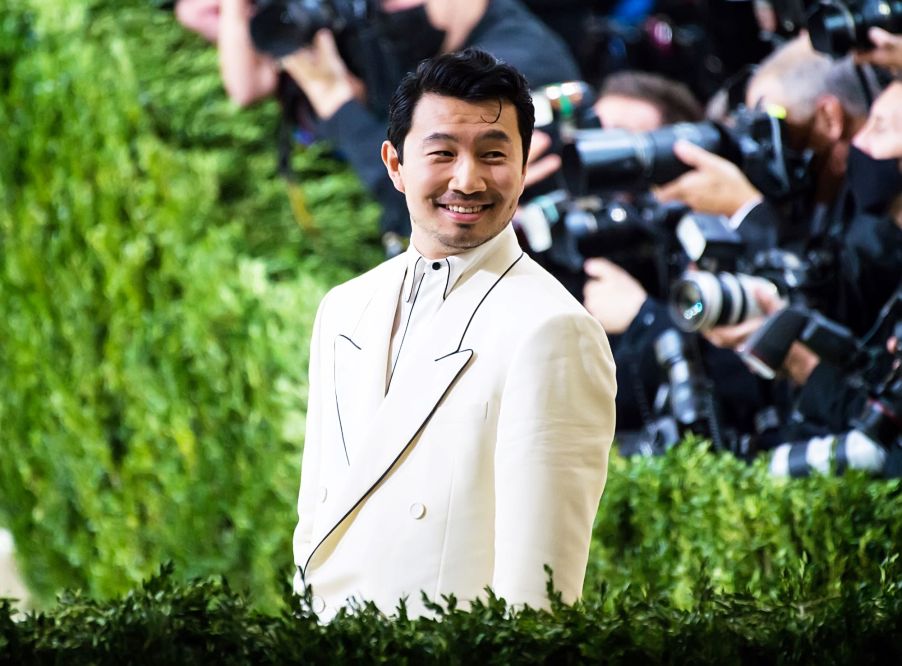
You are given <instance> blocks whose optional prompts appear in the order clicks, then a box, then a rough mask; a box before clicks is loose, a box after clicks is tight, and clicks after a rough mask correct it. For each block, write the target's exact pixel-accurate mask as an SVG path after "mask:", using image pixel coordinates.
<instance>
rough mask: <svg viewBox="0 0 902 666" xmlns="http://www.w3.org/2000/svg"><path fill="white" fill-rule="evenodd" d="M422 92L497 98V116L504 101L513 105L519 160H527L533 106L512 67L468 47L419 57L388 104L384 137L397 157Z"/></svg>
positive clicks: (526, 86) (470, 98) (472, 98)
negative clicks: (393, 148)
mask: <svg viewBox="0 0 902 666" xmlns="http://www.w3.org/2000/svg"><path fill="white" fill-rule="evenodd" d="M426 93H432V94H436V95H444V96H446V97H453V98H455V99H462V100H464V101H467V102H483V101H485V100H498V115H499V116H500V115H501V104H502V103H503V102H504V101H508V102H510V103H511V104H513V105H514V108H515V109H516V112H517V128H518V130H519V132H520V140H521V142H522V144H523V164H524V165H525V164H526V155H527V154H528V153H529V144H530V141H531V140H532V130H533V126H534V125H535V110H534V109H533V106H532V97H531V96H530V94H529V83H527V81H526V77H524V76H523V75H522V74H521V73H520V72H518V71H517V70H516V69H514V68H513V67H511V66H510V65H508V64H507V63H504V62H502V61H500V60H498V59H497V58H495V57H494V56H492V55H490V54H489V53H487V52H485V51H483V50H482V49H478V48H473V47H471V48H468V49H464V50H463V51H457V52H454V53H445V54H442V55H438V56H435V57H434V58H430V59H429V60H424V61H423V62H421V63H420V64H419V66H418V67H417V69H416V71H415V72H410V73H409V74H407V75H406V76H405V77H404V78H403V79H402V80H401V83H400V84H399V85H398V89H397V90H396V91H395V94H394V96H393V97H392V100H391V104H390V105H389V107H388V140H389V141H390V142H391V144H392V145H393V146H394V147H395V150H396V151H397V152H398V161H403V159H404V155H403V150H404V139H405V138H406V137H407V133H408V132H409V131H410V125H411V122H412V120H413V111H414V109H415V108H416V105H417V103H418V102H419V101H420V98H421V97H422V96H423V95H424V94H426Z"/></svg>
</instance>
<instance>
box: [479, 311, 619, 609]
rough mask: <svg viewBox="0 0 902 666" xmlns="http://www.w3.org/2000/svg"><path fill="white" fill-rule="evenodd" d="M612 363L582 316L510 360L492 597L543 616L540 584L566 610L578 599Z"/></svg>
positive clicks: (543, 330)
mask: <svg viewBox="0 0 902 666" xmlns="http://www.w3.org/2000/svg"><path fill="white" fill-rule="evenodd" d="M615 393H616V385H615V378H614V362H613V359H612V357H611V350H610V347H609V346H608V341H607V338H606V337H605V334H604V332H603V331H602V329H601V326H600V325H599V324H598V322H596V321H595V320H594V319H592V318H591V317H589V316H588V315H585V316H583V315H582V314H576V313H574V314H572V315H567V316H561V317H557V318H554V319H551V320H549V321H547V322H545V324H544V325H542V326H540V327H539V328H538V329H537V330H535V331H533V333H532V334H531V335H530V336H528V337H527V339H526V340H525V341H524V342H523V344H522V345H521V346H520V348H519V349H518V351H517V352H515V355H514V361H513V364H512V370H511V371H510V373H509V375H508V378H507V380H506V382H505V389H504V392H503V397H502V403H501V411H500V415H499V425H498V439H497V443H496V449H495V493H496V495H495V566H494V576H493V580H492V587H493V589H494V590H495V592H496V593H497V594H498V595H499V596H501V597H504V598H505V599H506V600H507V601H508V603H511V604H527V605H529V606H533V607H537V608H542V607H548V603H549V601H548V595H547V593H546V582H547V575H546V573H545V571H544V566H545V565H548V566H550V567H551V569H552V575H553V580H554V587H555V589H556V590H559V591H560V592H561V594H562V597H563V600H564V601H565V602H566V603H572V602H573V601H575V600H576V599H577V598H578V597H579V596H580V594H581V592H582V586H583V579H584V577H585V573H586V564H587V562H588V557H589V544H590V541H591V537H592V527H593V524H594V521H595V516H596V513H597V512H598V503H599V500H600V498H601V493H602V490H603V488H604V483H605V478H606V476H607V461H608V454H609V452H610V448H611V440H612V438H613V434H614V395H615Z"/></svg>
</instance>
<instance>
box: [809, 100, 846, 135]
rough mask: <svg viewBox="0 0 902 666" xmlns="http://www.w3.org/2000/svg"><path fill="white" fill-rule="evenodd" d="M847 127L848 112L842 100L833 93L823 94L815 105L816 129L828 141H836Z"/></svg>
mask: <svg viewBox="0 0 902 666" xmlns="http://www.w3.org/2000/svg"><path fill="white" fill-rule="evenodd" d="M845 129H846V114H845V111H843V108H842V104H840V101H839V100H838V99H837V98H836V97H834V96H833V95H822V96H821V97H820V98H819V99H818V100H817V102H816V104H815V107H814V131H815V132H816V133H817V134H818V136H819V137H821V138H823V139H825V140H826V141H825V142H826V143H836V142H837V141H839V140H840V139H841V138H843V136H844V134H845Z"/></svg>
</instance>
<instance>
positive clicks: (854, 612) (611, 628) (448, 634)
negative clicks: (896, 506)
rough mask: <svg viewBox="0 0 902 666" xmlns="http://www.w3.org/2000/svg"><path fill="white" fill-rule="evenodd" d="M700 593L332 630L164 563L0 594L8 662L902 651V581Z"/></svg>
mask: <svg viewBox="0 0 902 666" xmlns="http://www.w3.org/2000/svg"><path fill="white" fill-rule="evenodd" d="M790 575H791V574H790ZM786 591H787V592H790V590H786ZM695 592H696V598H697V603H696V605H695V606H694V608H693V609H692V610H690V611H682V610H678V609H676V608H675V607H673V606H672V605H669V604H667V603H662V602H661V601H660V600H656V599H654V598H649V597H647V596H645V595H643V594H642V593H640V592H637V591H635V590H634V591H632V592H631V593H629V594H627V595H621V596H618V597H616V598H605V597H601V598H599V599H598V600H595V601H591V602H588V603H585V604H582V605H580V606H578V607H566V606H563V605H561V604H560V603H553V604H552V608H551V611H550V612H544V611H533V610H529V609H527V610H523V611H520V612H511V611H510V610H509V609H507V608H506V606H505V604H504V602H503V601H502V600H499V599H496V598H490V599H489V600H488V601H487V602H485V603H483V604H479V605H477V606H475V607H474V608H473V609H472V610H471V611H469V612H462V611H460V610H458V609H456V608H455V607H454V604H453V602H449V600H444V601H443V602H442V603H440V604H436V605H435V606H434V609H435V617H434V618H428V619H426V618H420V619H417V620H411V619H408V618H407V617H406V614H405V613H404V612H403V610H402V611H400V612H398V613H396V614H395V615H394V616H393V617H392V619H391V621H388V620H387V619H386V618H385V617H384V616H382V615H380V614H379V613H378V611H376V610H375V609H374V608H372V607H366V608H363V609H362V610H360V611H358V612H356V613H355V614H352V615H347V614H344V613H342V614H340V615H339V616H338V617H337V618H336V619H335V620H333V621H332V622H331V623H330V624H329V625H325V626H324V625H319V624H317V622H316V620H315V618H314V617H313V616H312V615H311V614H310V613H309V612H307V611H303V610H297V611H295V612H284V613H282V614H281V615H278V616H273V615H266V614H262V613H259V612H256V611H254V610H253V609H252V608H251V606H250V605H249V603H248V601H247V600H246V599H245V598H244V597H243V596H241V595H239V594H236V593H234V592H233V591H231V590H230V589H229V587H228V586H227V585H226V584H225V583H224V582H223V581H221V580H218V579H216V580H214V579H210V580H206V581H197V582H193V583H188V584H176V583H174V582H173V578H172V576H171V570H169V569H164V571H163V572H162V575H161V576H159V577H157V578H155V579H153V580H150V581H149V582H148V583H147V584H145V585H144V586H143V587H142V588H140V589H138V590H136V591H134V592H131V593H129V594H128V595H127V596H125V597H124V598H123V599H120V600H117V601H114V602H107V603H100V602H97V601H94V600H91V599H88V598H86V597H83V596H80V595H67V596H66V597H64V598H63V599H62V600H61V603H60V605H59V606H58V607H57V608H56V609H54V610H53V612H51V613H49V614H45V615H39V616H30V617H28V618H27V619H25V620H24V621H22V622H19V623H16V622H14V621H12V620H11V619H10V617H9V607H8V606H7V605H4V604H3V603H2V602H0V664H2V663H9V664H16V665H22V664H32V663H37V664H41V663H44V664H62V663H64V664H92V665H100V664H115V665H116V666H119V665H120V664H166V665H169V664H195V663H196V664H209V663H217V664H254V665H257V664H289V663H315V664H331V663H334V664H421V663H428V664H504V665H507V664H546V663H547V664H554V665H555V666H558V665H560V664H577V663H610V664H630V665H631V666H632V665H634V664H637V663H641V664H687V663H691V664H717V665H718V666H723V665H725V664H762V663H767V664H795V663H805V664H809V663H816V664H820V665H827V664H855V665H856V666H863V665H866V664H884V663H900V660H902V590H900V585H899V584H898V582H896V583H888V582H884V583H883V584H881V585H865V586H852V587H849V588H847V589H845V590H843V591H842V592H840V593H838V594H835V595H831V596H828V597H819V598H797V597H793V596H789V597H788V598H787V599H786V600H784V601H783V602H781V603H775V604H769V605H762V604H761V603H760V602H759V600H757V599H752V598H750V597H749V596H747V595H725V594H720V593H717V592H716V591H714V590H713V589H712V588H711V587H710V586H709V584H708V583H707V582H706V581H704V580H702V581H699V582H698V584H697V585H696V590H695ZM290 603H294V602H293V601H290ZM294 605H295V607H297V604H296V603H294Z"/></svg>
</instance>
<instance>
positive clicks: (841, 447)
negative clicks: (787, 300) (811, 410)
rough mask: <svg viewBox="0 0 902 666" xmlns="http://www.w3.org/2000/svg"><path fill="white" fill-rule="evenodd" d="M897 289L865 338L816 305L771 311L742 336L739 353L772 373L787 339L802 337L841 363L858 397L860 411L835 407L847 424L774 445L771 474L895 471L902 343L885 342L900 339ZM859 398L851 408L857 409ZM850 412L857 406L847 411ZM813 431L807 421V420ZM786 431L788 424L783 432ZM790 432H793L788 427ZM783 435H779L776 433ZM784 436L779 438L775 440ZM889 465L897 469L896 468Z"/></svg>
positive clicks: (823, 357)
mask: <svg viewBox="0 0 902 666" xmlns="http://www.w3.org/2000/svg"><path fill="white" fill-rule="evenodd" d="M900 314H902V290H900V291H898V292H897V293H896V294H895V296H894V297H893V298H892V299H891V300H890V302H889V303H887V304H886V305H885V306H884V308H883V310H882V311H881V313H880V317H879V318H878V320H877V323H876V324H875V325H874V326H873V327H872V329H871V330H870V331H869V332H868V333H867V335H866V336H865V337H864V339H863V340H859V339H858V338H856V337H855V336H854V335H853V333H852V332H851V331H850V330H849V329H848V328H846V327H844V326H842V325H840V324H838V323H836V322H833V321H831V320H830V319H827V318H826V317H824V316H823V315H821V314H820V313H819V312H817V311H814V310H810V309H808V308H806V307H803V306H799V305H794V306H790V307H788V308H785V309H783V310H780V311H778V312H776V313H775V314H773V315H771V317H769V318H768V320H767V321H766V322H765V324H764V326H762V327H761V328H759V329H758V330H757V331H756V332H755V333H754V334H753V335H752V336H751V337H750V338H749V339H748V341H747V342H746V344H745V346H744V348H743V350H742V351H741V355H742V357H743V360H745V361H746V363H747V364H748V365H749V367H751V368H752V369H753V370H754V371H755V372H757V373H758V374H760V375H762V376H764V377H766V378H768V379H772V378H773V377H774V376H775V375H776V371H777V369H779V368H780V367H781V366H782V364H783V361H784V359H785V358H786V355H787V353H788V352H789V349H790V346H791V345H792V344H793V343H795V342H800V343H802V344H804V345H805V346H806V347H808V348H809V349H810V350H811V351H812V352H814V353H815V354H816V355H817V356H818V358H819V359H820V362H821V363H828V364H830V365H832V366H834V367H835V368H837V369H839V371H840V372H841V373H842V375H843V376H844V377H845V379H844V384H845V386H846V388H848V389H851V394H852V395H857V396H859V398H864V399H863V406H862V407H861V408H860V411H859V412H858V414H857V415H855V416H852V417H847V416H843V415H840V421H841V422H842V421H846V420H848V421H847V422H848V425H849V427H850V429H849V430H848V431H846V432H841V433H836V434H826V435H822V434H821V435H818V436H814V437H808V438H807V439H801V440H800V441H790V442H785V439H783V441H784V443H781V444H779V445H778V446H776V447H773V449H772V451H771V453H770V472H771V474H773V475H775V476H793V477H799V476H808V475H809V474H810V473H811V472H819V473H821V474H829V473H831V472H836V473H842V472H843V471H844V470H846V469H861V470H865V471H868V472H870V473H872V474H880V473H883V474H887V475H891V476H892V475H895V476H898V475H899V474H900V472H902V470H900V469H898V461H899V456H900V454H902V448H900V447H899V446H898V445H899V444H900V443H902V440H900V437H902V351H900V348H899V347H898V346H897V348H896V351H895V352H894V353H890V352H888V351H887V350H886V346H885V342H886V340H887V339H888V338H889V337H890V336H893V337H896V338H897V339H902V322H900V320H899V315H900ZM856 404H857V401H850V402H849V403H848V406H849V408H851V409H857V407H855V405H856ZM852 413H854V412H852ZM794 422H795V425H792V424H790V426H789V428H790V430H789V433H792V432H793V431H794V430H797V429H798V428H800V427H802V428H803V427H804V426H805V425H806V424H807V421H805V420H804V415H803V414H796V418H795V419H794ZM808 431H809V433H810V427H809V428H808ZM782 434H783V435H784V437H785V436H786V435H787V432H785V431H784V432H783V433H782ZM786 438H787V439H790V440H792V439H793V435H792V434H789V437H786ZM781 439H782V438H781ZM777 441H781V440H779V439H778V440H777ZM894 467H895V468H896V469H894Z"/></svg>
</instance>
